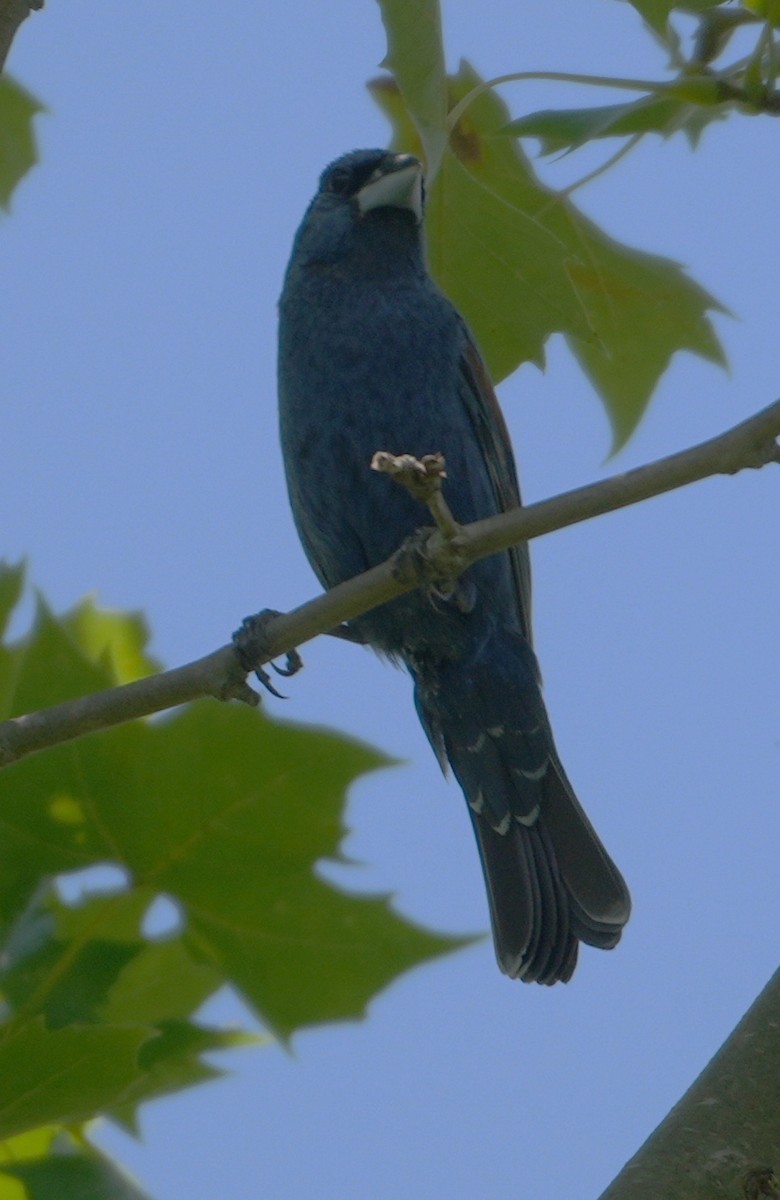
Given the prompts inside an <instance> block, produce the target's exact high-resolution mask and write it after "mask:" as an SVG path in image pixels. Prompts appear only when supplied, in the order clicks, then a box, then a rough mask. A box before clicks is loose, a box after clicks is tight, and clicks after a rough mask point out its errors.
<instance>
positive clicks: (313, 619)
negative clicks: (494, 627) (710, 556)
mask: <svg viewBox="0 0 780 1200" xmlns="http://www.w3.org/2000/svg"><path fill="white" fill-rule="evenodd" d="M779 437H780V401H777V402H776V403H775V404H772V405H770V407H769V408H766V409H764V410H763V411H762V412H759V413H757V414H756V415H755V416H753V417H750V418H749V419H748V420H747V421H743V422H742V423H741V424H740V425H737V426H735V427H734V428H733V429H730V430H728V431H727V432H726V433H722V434H720V435H719V436H718V437H715V438H711V439H710V440H709V441H706V442H701V443H700V444H699V445H697V446H693V447H691V448H690V449H688V450H683V451H681V452H680V453H678V454H672V455H670V456H669V457H668V458H662V459H659V460H657V461H656V462H653V463H649V464H647V465H646V466H643V467H638V468H636V469H635V470H633V471H628V472H626V473H625V474H623V475H615V476H613V477H612V478H611V479H605V480H603V481H601V482H599V483H594V484H589V485H588V486H587V487H581V488H577V489H575V490H574V491H572V492H565V493H564V494H563V495H560V496H555V497H553V498H552V499H550V500H543V501H541V502H540V503H538V504H532V505H528V506H527V507H524V508H519V509H515V510H513V511H512V512H508V513H502V514H500V515H499V516H495V517H489V518H488V519H486V520H483V521H475V522H474V524H472V525H463V526H459V527H458V538H457V543H458V544H457V556H458V562H457V569H458V570H463V569H465V567H467V566H468V565H469V564H470V563H473V562H476V561H477V560H478V559H480V558H485V557H487V555H489V554H495V553H497V552H498V551H500V550H506V549H507V548H508V547H509V546H512V545H514V544H515V543H517V542H522V541H529V540H530V539H531V538H535V537H541V536H542V534H545V533H551V532H553V531H554V530H556V529H563V528H565V527H566V526H568V525H574V524H576V523H577V522H579V521H587V520H590V519H591V518H592V517H596V516H600V515H602V514H603V513H607V512H613V511H614V510H616V509H619V508H625V507H626V506H627V505H630V504H637V503H638V502H639V501H641V500H647V499H649V498H650V497H651V496H660V495H662V494H663V493H664V492H669V491H673V490H675V489H676V488H680V487H684V486H685V485H686V484H688V483H694V482H696V481H697V480H699V479H705V478H707V477H708V476H711V475H719V474H734V473H736V472H737V471H740V470H743V469H744V468H748V467H752V468H758V467H763V466H765V465H766V464H767V463H770V462H775V463H780V446H778V444H777V439H778V438H779ZM456 515H457V514H456ZM437 556H438V557H437ZM415 559H416V556H414V555H409V554H408V553H407V554H405V553H404V552H403V548H402V549H401V550H400V551H399V552H398V553H396V554H395V555H394V556H393V557H392V558H390V559H389V560H388V561H387V562H384V563H382V564H381V565H380V566H378V567H374V568H372V570H370V571H366V572H365V574H363V575H359V576H357V577H356V578H354V579H350V580H348V581H347V582H346V583H342V584H339V586H338V587H335V588H332V589H331V590H330V591H329V592H325V593H324V594H322V595H320V596H317V597H316V598H315V599H314V600H310V601H309V602H308V603H307V604H302V605H301V606H300V607H299V608H296V609H293V610H292V611H291V612H288V613H282V614H280V615H279V616H277V617H274V618H273V619H272V620H270V621H269V622H268V624H267V628H266V635H267V638H266V645H267V653H266V654H265V656H264V658H263V660H262V661H263V662H264V663H265V662H270V661H271V660H272V659H275V658H278V657H280V656H282V655H285V654H287V653H288V652H289V651H290V650H292V649H294V648H295V647H296V646H300V645H302V644H303V643H304V642H308V641H310V640H311V639H312V638H314V637H317V636H318V635H319V634H323V633H328V632H329V631H331V630H336V629H337V628H338V627H339V626H341V625H343V623H344V622H345V621H351V620H353V619H354V618H355V617H358V616H360V615H361V614H363V613H365V612H368V611H369V610H370V609H372V608H376V607H377V606H378V605H379V604H384V603H385V602H386V601H388V600H392V599H394V598H395V597H396V596H400V595H402V594H403V593H404V592H408V591H411V590H412V589H413V588H415V587H418V586H420V584H421V583H422V582H424V578H423V577H421V574H420V571H419V568H418V567H416V566H415ZM426 560H427V562H426V567H425V571H424V577H426V578H430V577H432V576H433V577H435V576H436V575H437V574H438V575H439V576H442V577H446V576H448V575H449V574H451V573H452V570H453V549H452V545H451V539H449V538H448V537H447V536H446V535H444V534H442V532H441V530H440V529H435V530H432V531H431V533H430V535H429V537H428V541H427V549H426ZM257 665H258V666H260V665H262V664H261V663H258V664H257ZM202 696H216V697H217V698H219V699H222V700H225V699H230V698H237V699H241V700H245V701H248V702H250V703H257V696H256V695H255V693H254V692H252V691H251V689H249V688H248V687H247V684H246V679H245V674H244V671H243V670H242V668H241V666H240V664H239V662H238V659H237V656H236V652H235V649H234V647H233V646H232V645H227V646H222V647H221V648H220V649H219V650H215V651H214V652H213V653H211V654H208V655H206V656H205V657H204V658H200V659H198V660H196V661H195V662H192V663H188V664H187V665H186V666H183V667H176V668H174V669H173V670H171V671H165V672H162V673H161V674H159V675H155V676H152V677H150V678H148V679H140V680H138V681H137V682H135V683H129V684H125V685H124V686H122V687H117V688H111V689H108V690H106V691H103V692H95V693H94V694H92V695H89V696H82V697H79V698H77V699H75V700H70V701H67V702H66V703H64V704H58V705H55V706H54V707H52V708H46V709H41V710H40V711H39V712H35V713H30V714H28V715H26V716H19V717H13V718H11V719H10V720H8V721H3V722H1V723H0V766H7V765H9V764H10V763H13V762H16V761H18V760H19V759H20V758H23V757H24V756H25V755H27V754H31V753H33V752H34V751H37V750H43V749H45V748H46V747H48V746H55V745H58V744H59V743H61V742H66V741H70V740H72V739H73V738H77V737H82V736H83V735H84V734H87V733H91V732H93V731H94V730H97V729H104V728H108V727H109V726H112V725H119V724H121V723H122V722H123V721H130V720H133V719H134V718H137V717H143V716H149V715H151V714H152V713H156V712H161V711H163V710H164V709H167V708H173V707H175V706H176V705H178V704H184V703H185V702H187V701H190V700H196V699H198V698H200V697H202Z"/></svg>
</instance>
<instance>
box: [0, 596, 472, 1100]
mask: <svg viewBox="0 0 780 1200" xmlns="http://www.w3.org/2000/svg"><path fill="white" fill-rule="evenodd" d="M123 620H124V618H122V617H120V616H119V615H117V614H111V617H110V619H108V620H106V621H102V620H101V619H100V618H99V617H97V616H96V617H95V619H93V617H92V614H91V610H90V607H89V605H86V606H84V607H83V608H81V609H79V610H78V618H77V619H74V617H73V614H69V615H68V616H66V617H65V618H64V619H58V618H56V617H55V616H54V615H53V614H51V613H50V612H49V611H48V610H47V608H46V606H45V605H43V604H41V605H40V608H39V613H38V616H37V618H36V624H35V628H34V630H33V633H32V635H31V636H30V638H28V639H26V640H25V642H24V651H23V654H22V656H21V659H20V663H19V668H18V672H17V677H16V681H15V695H14V701H15V704H17V705H18V706H19V707H23V708H24V709H26V710H27V709H31V708H35V707H37V706H39V705H42V704H46V703H51V702H52V701H53V700H54V699H57V700H59V699H64V698H65V697H66V696H67V695H69V694H76V695H77V694H80V693H82V692H84V691H86V690H89V689H94V688H95V687H105V686H107V685H110V683H111V682H112V681H113V679H114V678H115V677H116V674H117V673H118V671H119V670H120V669H124V668H120V667H119V666H118V665H117V663H118V659H119V658H120V657H121V655H120V656H117V655H115V654H113V653H111V654H107V653H106V646H107V644H110V645H111V646H116V645H120V646H122V645H124V644H125V642H128V643H129V644H131V645H134V646H135V647H136V649H137V650H138V653H139V654H140V653H141V652H142V641H141V642H140V643H139V642H138V631H139V626H138V624H137V622H136V620H135V618H132V619H130V620H129V621H128V624H127V627H126V628H124V627H123ZM106 630H108V633H109V635H110V636H108V638H106V636H104V634H105V633H106ZM96 631H97V634H96ZM98 634H99V636H98ZM133 639H135V641H134V640H133ZM139 647H140V648H139ZM96 660H97V661H96ZM387 763H388V760H387V759H386V758H383V757H382V756H381V755H379V754H378V753H377V752H376V751H372V750H369V749H368V748H367V747H364V746H362V745H359V744H358V743H356V742H353V741H350V740H347V739H345V738H341V737H338V736H337V735H335V734H331V733H327V732H324V731H322V730H307V729H304V728H298V727H295V726H291V725H286V724H282V723H276V722H272V721H270V720H268V719H267V718H265V717H264V716H263V715H262V714H260V713H258V712H254V711H251V710H250V709H248V708H245V707H241V708H239V707H237V706H236V707H234V706H228V705H222V704H219V703H217V702H216V701H203V702H201V703H199V704H196V705H192V706H189V707H186V708H183V709H179V710H177V712H176V714H175V715H174V716H172V717H170V718H169V719H166V720H160V721H155V722H134V723H130V724H127V725H124V726H121V727H118V728H115V729H112V730H108V731H105V732H103V733H100V734H96V735H93V736H90V737H87V738H82V739H80V740H79V741H77V742H73V743H69V744H67V745H64V746H59V747H55V748H53V749H52V750H50V751H47V752H46V753H42V754H37V755H33V756H30V757H29V758H26V759H24V760H23V761H21V762H19V763H16V764H14V765H13V766H11V767H9V768H7V769H6V770H4V771H3V772H0V912H3V913H4V914H7V920H8V930H7V946H6V956H7V968H6V979H5V989H6V994H7V996H8V998H9V1000H10V1001H11V1003H12V1005H14V1006H15V1007H16V1008H18V1009H23V1010H24V1011H25V1012H27V1011H28V1009H29V1006H30V1005H31V1004H34V1010H31V1011H35V1012H36V1013H37V1012H40V1013H45V1014H46V1017H47V1019H48V1021H49V1022H50V1023H51V1024H52V1025H53V1026H67V1027H68V1028H72V1027H73V1026H74V1023H82V1024H83V1023H87V1022H89V1023H93V1024H95V1025H98V1026H99V1025H101V1023H102V1024H104V1025H108V1026H110V1027H114V1026H115V1025H121V1024H122V1023H124V1022H127V1023H128V1024H136V1025H138V1024H139V1023H144V1025H145V1026H146V1025H148V1026H149V1027H150V1028H154V1029H157V1030H160V1029H162V1027H163V1025H164V1024H165V1023H166V1022H168V1023H169V1022H170V1021H172V1020H186V1019H187V1018H188V1017H189V1016H190V1014H191V1013H192V1011H193V1010H194V1009H195V1008H196V1007H197V1006H198V1005H199V1004H200V1003H202V1001H203V1000H204V999H205V998H206V997H207V996H208V995H210V994H211V993H212V992H213V991H214V990H215V989H216V988H217V987H219V986H220V985H221V984H222V983H224V982H232V983H233V984H234V986H236V987H237V988H238V989H239V990H240V991H241V992H242V993H243V994H244V996H245V997H246V998H247V999H248V1001H249V1002H250V1003H251V1004H252V1005H253V1007H254V1008H255V1009H256V1010H257V1012H258V1013H260V1014H261V1015H262V1016H263V1018H264V1019H265V1020H266V1021H267V1022H268V1024H269V1025H271V1026H272V1027H273V1028H274V1029H275V1030H277V1031H278V1032H279V1033H280V1034H281V1035H283V1036H288V1035H289V1034H290V1033H292V1032H293V1031H294V1030H295V1029H296V1028H298V1027H299V1026H300V1025H302V1024H313V1023H317V1022H321V1021H326V1020H334V1019H344V1018H346V1017H354V1016H359V1015H361V1014H362V1013H363V1012H364V1010H365V1007H366V1005H367V1003H368V1002H369V1001H370V999H371V998H372V996H373V995H375V994H376V992H377V991H378V990H380V989H381V988H382V987H384V986H386V985H387V984H388V983H389V982H390V981H391V980H392V979H393V978H394V977H395V976H396V975H397V974H398V973H399V972H400V971H402V970H405V969H406V968H408V967H410V966H412V965H415V964H416V963H418V962H421V961H423V960H425V959H426V958H431V957H434V956H435V955H437V954H441V953H445V952H446V951H449V950H452V949H454V948H455V947H457V946H459V945H462V944H463V940H462V939H454V938H444V937H438V936H436V935H434V934H432V933H428V932H426V931H423V930H420V929H418V928H417V927H416V926H414V925H413V924H411V923H410V922H408V921H406V920H404V919H403V918H402V917H400V916H399V915H398V914H397V913H396V912H394V911H393V909H392V907H391V906H390V904H389V903H388V901H387V900H386V899H385V898H377V897H374V896H358V895H352V894H348V893H346V892H344V891H343V890H341V889H339V888H337V887H335V886H333V885H331V884H328V883H326V882H324V881H323V880H322V879H321V878H320V876H319V874H318V866H319V863H320V862H321V861H323V860H331V861H341V842H342V839H343V837H344V835H345V833H346V830H345V827H344V825H343V819H342V812H343V806H344V799H345V794H346V790H347V789H348V787H349V786H350V785H351V783H352V782H353V781H354V779H355V778H357V777H358V776H360V775H361V774H363V773H365V772H366V771H369V770H374V769H376V768H377V767H378V766H382V765H386V764H387ZM104 863H113V864H116V865H117V866H119V867H121V868H122V869H123V870H124V871H125V872H126V878H127V880H128V886H127V888H126V889H125V890H121V891H119V892H118V893H115V894H113V895H102V896H92V897H89V898H88V899H87V901H86V902H84V903H82V904H80V905H77V906H69V905H66V904H63V903H62V902H60V901H57V899H56V897H53V896H52V894H51V891H50V889H47V888H46V886H45V885H46V881H47V880H50V879H52V878H54V877H56V876H58V875H62V874H64V873H67V872H72V871H78V870H80V869H83V868H87V867H92V866H95V865H98V864H104ZM161 894H162V895H166V896H168V897H170V898H171V899H172V900H173V901H174V902H175V903H176V904H177V905H178V906H179V908H180V912H181V923H182V926H183V932H181V933H180V934H178V935H177V936H176V937H174V938H166V939H163V940H159V941H155V940H153V939H152V940H150V939H149V938H148V937H146V935H145V934H144V933H143V929H142V926H143V919H144V915H145V913H146V910H147V908H148V906H149V905H150V903H151V902H152V900H153V899H154V897H155V896H158V895H161ZM31 998H32V999H31ZM112 1023H113V1024H112ZM168 1027H170V1026H168ZM147 1032H148V1030H147ZM170 1066H174V1067H175V1068H176V1071H178V1072H181V1071H184V1072H185V1074H187V1073H189V1074H188V1078H190V1079H194V1077H195V1075H198V1076H199V1077H202V1075H203V1070H204V1069H203V1067H202V1065H201V1064H198V1065H197V1066H195V1065H193V1063H192V1062H191V1061H190V1060H189V1059H188V1060H187V1062H185V1063H179V1064H169V1067H170ZM175 1073H176V1072H174V1074H175ZM170 1078H171V1072H170V1071H169V1074H168V1080H167V1082H166V1087H168V1088H169V1087H170ZM158 1083H159V1080H158V1081H157V1082H155V1081H151V1082H150V1080H149V1079H144V1080H139V1081H137V1082H136V1084H135V1085H134V1092H133V1094H134V1095H135V1094H140V1093H141V1092H144V1090H145V1089H148V1087H150V1086H154V1087H157V1085H158Z"/></svg>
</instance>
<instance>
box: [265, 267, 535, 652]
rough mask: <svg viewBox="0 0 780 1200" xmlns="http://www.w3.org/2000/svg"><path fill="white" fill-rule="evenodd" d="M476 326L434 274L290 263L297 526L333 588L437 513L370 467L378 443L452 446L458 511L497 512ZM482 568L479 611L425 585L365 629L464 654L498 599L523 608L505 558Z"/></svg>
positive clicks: (286, 347)
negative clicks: (476, 396)
mask: <svg viewBox="0 0 780 1200" xmlns="http://www.w3.org/2000/svg"><path fill="white" fill-rule="evenodd" d="M464 337H465V334H464V331H463V326H462V324H461V322H460V320H459V318H458V316H457V314H456V313H455V311H454V309H453V308H452V307H451V305H450V303H449V301H448V300H447V299H446V298H445V297H444V296H443V295H442V294H441V293H440V292H439V291H438V289H436V287H435V285H433V284H432V283H431V281H430V280H429V279H428V277H427V276H425V275H421V274H419V273H415V272H409V273H408V275H407V276H406V277H403V278H401V279H392V280H377V279H370V278H369V279H357V280H356V279H355V278H354V277H351V278H349V279H347V278H346V276H345V275H344V274H342V273H341V272H340V270H339V268H338V266H337V265H336V266H312V267H309V268H306V269H298V270H295V269H291V271H290V273H289V274H288V279H287V283H286V285H285V291H284V293H283V295H282V301H281V306H280V348H279V354H280V356H279V399H280V422H281V438H282V448H283V452H284V459H285V465H286V471H287V480H288V486H289V490H290V498H291V503H292V507H293V512H294V515H295V519H296V523H297V526H298V530H299V532H300V535H301V539H302V541H303V544H304V547H305V549H306V552H307V554H308V556H309V559H310V561H311V562H312V565H313V566H314V568H315V570H316V571H317V574H318V576H319V578H320V580H321V581H322V582H323V583H324V584H325V585H326V586H333V585H334V584H336V583H339V582H341V581H343V580H345V579H348V578H350V577H351V576H353V575H356V574H358V573H360V572H361V571H364V570H366V569H367V568H368V567H371V566H374V565H375V564H376V563H379V562H381V561H383V560H384V559H386V558H388V557H389V556H390V555H391V554H392V553H393V552H394V551H395V550H396V549H397V548H398V546H399V545H400V544H401V542H402V541H403V540H404V538H406V537H408V536H409V535H410V534H411V533H413V532H414V530H415V529H417V528H419V527H420V526H421V525H427V524H430V515H429V513H428V511H427V509H426V508H425V507H424V506H423V505H421V504H419V503H417V502H416V501H414V500H413V499H412V498H411V496H409V495H408V493H407V492H406V491H405V490H404V489H402V488H400V487H399V486H398V485H397V484H394V483H393V482H392V481H391V480H389V479H388V478H387V477H385V476H383V475H380V474H377V473H376V472H374V471H372V470H371V468H370V463H371V459H372V456H373V455H374V453H375V452H376V451H377V450H388V451H390V452H391V453H393V454H406V453H409V454H413V455H415V456H417V457H421V456H422V455H424V454H430V453H434V452H437V451H440V452H441V453H443V454H444V456H445V458H446V462H447V472H448V479H447V483H446V485H445V489H446V496H447V500H448V502H449V504H450V507H451V508H452V511H453V513H454V515H455V517H456V519H457V520H459V521H460V522H462V523H464V524H465V523H467V522H469V521H474V520H477V519H478V518H480V517H485V516H488V515H490V514H491V513H494V512H496V511H497V504H496V499H495V497H494V495H493V491H492V487H491V484H490V479H489V475H488V471H487V467H486V464H485V461H484V457H483V450H482V447H481V445H480V443H479V440H478V437H477V434H476V431H475V429H474V427H473V424H472V418H471V416H470V410H469V408H468V406H467V404H466V403H465V399H464V396H463V392H462V389H463V388H464V386H465V384H464V380H463V376H462V372H461V370H460V360H461V353H462V350H463V341H464ZM470 574H472V575H473V580H474V582H475V583H476V584H477V585H478V586H477V592H478V599H477V604H476V606H475V609H474V611H473V612H472V613H470V614H468V615H464V614H463V613H462V612H461V611H460V610H459V609H458V608H457V606H455V605H447V604H446V603H443V604H440V605H437V606H436V607H434V606H432V604H431V602H430V601H429V600H428V599H427V598H426V597H425V596H422V595H421V594H419V593H414V594H413V595H411V596H408V597H402V598H401V599H400V600H398V601H395V602H393V603H392V604H388V605H385V606H383V608H381V609H379V610H377V612H376V613H374V614H372V615H371V616H369V617H367V618H365V619H364V620H363V626H364V632H365V633H366V634H367V636H368V637H369V639H370V640H371V641H372V643H373V644H375V645H377V647H378V648H380V649H383V650H385V651H388V652H390V653H394V654H400V655H402V656H404V657H410V656H412V657H414V654H415V653H416V652H417V651H421V652H424V653H433V654H434V655H435V656H445V657H449V656H450V655H453V656H455V657H457V656H458V655H459V654H460V652H461V649H462V646H463V645H464V644H465V642H466V641H468V642H469V643H470V644H472V645H473V644H474V635H475V634H478V631H479V627H480V626H484V627H485V633H487V631H488V628H489V627H490V625H491V624H492V616H491V612H492V609H493V607H494V606H495V605H498V608H499V609H502V610H504V615H506V613H507V611H509V612H511V611H512V609H513V599H512V583H511V578H510V571H509V566H508V562H507V560H506V557H505V556H503V555H502V556H496V557H494V558H492V559H489V560H485V561H483V562H482V563H480V564H477V566H475V567H474V568H472V571H471V573H470ZM488 595H490V596H491V597H492V605H491V604H490V603H488V601H487V597H488ZM467 625H468V630H467V628H466V626H467ZM477 640H479V639H477Z"/></svg>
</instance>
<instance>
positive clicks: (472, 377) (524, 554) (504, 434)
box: [460, 325, 532, 643]
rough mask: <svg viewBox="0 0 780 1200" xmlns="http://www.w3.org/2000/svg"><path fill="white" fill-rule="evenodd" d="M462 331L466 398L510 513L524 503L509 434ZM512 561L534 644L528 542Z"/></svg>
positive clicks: (501, 505)
mask: <svg viewBox="0 0 780 1200" xmlns="http://www.w3.org/2000/svg"><path fill="white" fill-rule="evenodd" d="M463 330H464V335H465V336H464V343H463V350H462V352H461V359H460V370H461V377H462V379H463V381H464V385H465V386H464V388H463V397H464V401H465V403H466V407H467V408H468V410H469V415H470V416H471V419H472V421H473V424H474V429H475V430H476V433H477V437H478V439H479V444H480V446H481V448H482V455H483V458H484V460H485V466H486V467H487V471H488V474H489V476H490V482H491V485H492V487H493V494H494V496H495V498H496V505H497V507H498V509H499V511H500V512H507V511H508V510H509V509H511V508H519V507H520V503H521V501H520V485H519V484H518V481H517V468H516V466H515V460H514V455H513V454H512V445H511V443H510V441H509V432H508V430H507V427H506V422H505V420H504V414H503V413H502V412H501V409H500V407H499V403H498V400H497V399H496V393H495V391H494V390H493V384H492V383H491V381H490V376H489V375H488V371H487V367H486V366H485V364H484V362H483V361H482V356H481V355H480V353H479V351H478V350H477V347H476V346H475V345H474V342H473V340H472V338H471V335H470V333H469V331H468V329H466V327H465V325H464V326H463ZM509 558H510V561H511V564H512V574H513V576H514V581H515V592H516V594H517V605H518V614H519V618H520V629H521V632H522V634H523V637H524V638H525V639H526V641H527V642H529V643H531V641H532V637H531V560H530V556H529V553H528V543H527V542H521V543H520V545H517V546H512V548H511V549H510V551H509Z"/></svg>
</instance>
